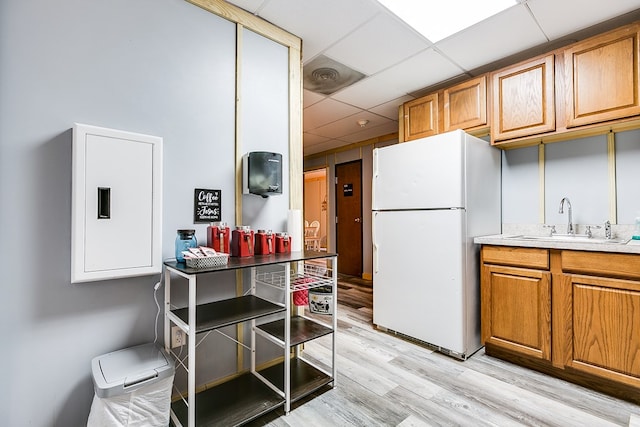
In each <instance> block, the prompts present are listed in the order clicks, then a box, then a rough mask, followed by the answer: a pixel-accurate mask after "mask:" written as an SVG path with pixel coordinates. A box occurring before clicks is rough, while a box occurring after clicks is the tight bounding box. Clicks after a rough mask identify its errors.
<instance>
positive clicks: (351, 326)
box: [249, 277, 640, 427]
mask: <svg viewBox="0 0 640 427" xmlns="http://www.w3.org/2000/svg"><path fill="white" fill-rule="evenodd" d="M338 300H339V305H338V333H337V343H338V344H337V353H338V356H337V367H338V377H337V386H336V387H335V388H328V389H327V390H323V391H321V392H319V393H316V394H315V395H314V396H312V397H310V398H308V399H305V400H304V401H303V402H297V403H296V404H294V405H293V406H292V410H291V412H290V413H289V414H288V415H287V416H285V415H283V411H282V410H281V409H280V410H278V411H274V412H272V413H270V414H267V415H266V416H264V417H262V418H260V419H258V420H255V421H253V422H252V423H250V424H249V425H250V426H273V427H289V426H290V427H298V426H305V427H314V426H402V427H414V426H613V425H619V426H634V427H640V407H639V406H636V405H634V404H632V403H628V402H625V401H622V400H618V399H615V398H612V397H609V396H607V395H604V394H601V393H597V392H594V391H591V390H589V389H586V388H583V387H580V386H577V385H574V384H571V383H568V382H565V381H562V380H559V379H555V378H553V377H549V376H546V375H544V374H540V373H538V372H535V371H532V370H529V369H526V368H522V367H519V366H517V365H513V364H511V363H508V362H504V361H502V360H499V359H496V358H493V357H490V356H487V355H485V354H484V351H483V350H480V351H479V352H478V353H476V354H475V355H473V356H472V357H471V358H469V359H468V360H466V361H464V362H462V361H458V360H456V359H453V358H451V357H448V356H445V355H442V354H439V353H436V352H433V351H431V350H430V349H427V348H424V347H422V346H420V345H417V344H414V343H412V342H408V341H405V340H403V339H400V338H398V337H395V336H392V335H389V334H386V333H382V332H379V331H376V330H375V329H374V328H373V325H372V289H371V282H367V281H364V280H361V279H358V278H349V277H341V278H340V284H339V288H338ZM330 349H331V347H330V338H328V337H324V338H322V339H320V340H316V341H313V342H311V343H307V344H306V347H305V354H307V355H312V354H313V355H314V356H316V358H317V359H318V360H319V361H321V362H322V361H326V360H328V358H329V357H330V355H331V352H330Z"/></svg>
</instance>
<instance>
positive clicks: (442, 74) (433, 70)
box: [333, 48, 462, 109]
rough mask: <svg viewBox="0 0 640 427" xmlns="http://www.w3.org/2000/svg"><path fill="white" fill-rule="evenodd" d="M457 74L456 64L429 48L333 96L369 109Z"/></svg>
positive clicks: (460, 72)
mask: <svg viewBox="0 0 640 427" xmlns="http://www.w3.org/2000/svg"><path fill="white" fill-rule="evenodd" d="M459 74H462V70H461V69H460V68H459V67H457V66H456V65H454V64H453V63H451V62H450V61H449V60H448V59H447V58H445V57H443V56H442V55H440V54H439V53H438V52H435V51H434V50H433V49H431V48H429V49H426V50H425V51H423V52H420V53H419V54H417V55H415V56H413V57H411V58H409V59H407V60H405V61H403V62H401V63H400V64H398V65H395V66H393V67H391V68H389V69H387V70H384V71H382V72H380V73H378V74H376V75H374V76H371V77H369V78H366V79H363V80H361V81H359V82H358V83H356V84H354V85H353V86H350V87H348V88H345V89H343V90H341V91H340V92H338V93H336V94H334V95H333V98H335V99H337V100H340V101H343V102H346V103H348V104H351V105H355V106H357V107H360V108H364V109H369V108H373V107H376V106H378V105H381V104H384V103H386V102H388V101H389V100H390V99H395V98H399V97H401V96H404V95H407V94H408V93H409V92H413V91H416V90H418V89H422V88H425V87H428V86H431V85H433V84H435V83H438V82H441V81H443V80H447V79H449V78H451V77H454V76H456V75H459Z"/></svg>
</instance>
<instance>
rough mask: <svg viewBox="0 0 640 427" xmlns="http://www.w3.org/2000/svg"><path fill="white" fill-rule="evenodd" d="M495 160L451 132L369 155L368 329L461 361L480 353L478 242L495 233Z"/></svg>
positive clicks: (495, 153)
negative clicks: (370, 246) (370, 255)
mask: <svg viewBox="0 0 640 427" xmlns="http://www.w3.org/2000/svg"><path fill="white" fill-rule="evenodd" d="M500 173H501V154H500V150H498V149H496V148H494V147H491V146H490V145H489V143H487V142H485V141H483V140H481V139H479V138H476V137H473V136H471V135H468V134H466V133H465V132H463V131H460V130H457V131H453V132H448V133H445V134H441V135H436V136H432V137H428V138H423V139H419V140H415V141H411V142H406V143H401V144H397V145H392V146H388V147H383V148H377V149H375V150H374V151H373V187H372V188H373V194H372V210H373V221H372V223H373V323H374V324H375V325H376V326H377V327H378V328H381V329H383V330H388V331H389V332H395V333H398V334H401V335H403V336H405V337H409V338H413V339H417V340H419V341H421V342H423V343H426V344H428V345H430V346H432V347H434V348H436V349H437V350H438V351H441V352H443V353H446V354H449V355H451V356H454V357H457V358H459V359H462V360H465V359H466V358H467V357H469V356H471V355H472V354H473V353H475V352H476V351H477V350H479V349H480V348H481V347H482V345H481V343H480V267H479V248H478V247H477V245H475V244H474V243H473V238H474V237H476V236H482V235H488V234H499V233H500V232H501V226H502V221H501V197H500V195H501V191H500V188H501V183H500Z"/></svg>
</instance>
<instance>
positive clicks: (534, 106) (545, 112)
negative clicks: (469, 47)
mask: <svg viewBox="0 0 640 427" xmlns="http://www.w3.org/2000/svg"><path fill="white" fill-rule="evenodd" d="M491 78H492V83H493V100H492V102H493V115H492V120H491V140H492V141H501V140H505V139H511V138H519V137H523V136H529V135H535V134H538V133H543V132H550V131H553V130H555V128H556V114H555V96H554V88H555V83H554V79H555V73H554V55H547V56H543V57H540V58H536V59H533V60H531V61H527V62H523V63H520V64H516V65H514V66H511V67H508V68H505V69H502V70H500V71H496V72H495V73H493V74H492V75H491Z"/></svg>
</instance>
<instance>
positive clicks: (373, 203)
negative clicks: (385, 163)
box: [371, 150, 378, 209]
mask: <svg viewBox="0 0 640 427" xmlns="http://www.w3.org/2000/svg"><path fill="white" fill-rule="evenodd" d="M372 169H373V171H372V178H371V206H372V207H373V209H375V208H376V179H377V178H378V150H373V167H372Z"/></svg>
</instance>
